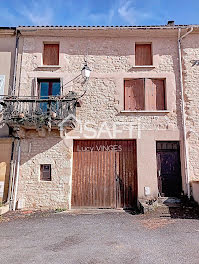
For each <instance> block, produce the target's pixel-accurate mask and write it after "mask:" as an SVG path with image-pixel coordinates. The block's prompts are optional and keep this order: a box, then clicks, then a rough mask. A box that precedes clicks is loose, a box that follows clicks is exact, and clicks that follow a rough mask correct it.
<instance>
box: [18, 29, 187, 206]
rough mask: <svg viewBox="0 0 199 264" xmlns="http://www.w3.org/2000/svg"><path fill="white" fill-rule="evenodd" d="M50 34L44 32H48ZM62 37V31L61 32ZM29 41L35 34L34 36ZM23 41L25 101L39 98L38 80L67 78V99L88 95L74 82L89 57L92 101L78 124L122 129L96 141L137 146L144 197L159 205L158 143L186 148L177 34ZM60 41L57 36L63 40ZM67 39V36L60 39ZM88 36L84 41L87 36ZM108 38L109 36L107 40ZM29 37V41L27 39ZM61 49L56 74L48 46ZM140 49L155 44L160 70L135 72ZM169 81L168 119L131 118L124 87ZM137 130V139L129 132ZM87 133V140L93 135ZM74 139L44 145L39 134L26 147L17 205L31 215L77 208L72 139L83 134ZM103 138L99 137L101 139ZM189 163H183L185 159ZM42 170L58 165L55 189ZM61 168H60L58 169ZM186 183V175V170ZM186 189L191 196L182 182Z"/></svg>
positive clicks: (51, 139) (88, 98)
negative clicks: (46, 60)
mask: <svg viewBox="0 0 199 264" xmlns="http://www.w3.org/2000/svg"><path fill="white" fill-rule="evenodd" d="M43 32H44V31H43ZM56 32H57V31H56ZM27 34H28V33H27ZM42 34H43V36H37V35H36V33H35V36H22V37H21V38H23V40H22V41H23V42H24V45H23V53H22V57H21V58H22V60H21V79H20V86H19V91H20V95H31V94H33V93H36V89H35V86H34V80H35V78H62V79H63V84H64V94H67V93H68V91H70V90H72V91H76V92H77V93H78V94H82V93H83V91H84V89H85V87H82V85H81V82H80V81H75V80H74V81H73V82H71V83H69V84H67V85H65V84H66V83H67V82H68V81H70V80H72V79H73V78H75V77H76V76H77V75H79V74H80V73H81V69H82V67H83V65H84V58H85V55H86V54H87V53H88V55H87V56H86V58H87V61H88V65H89V67H90V68H91V70H92V72H91V77H90V80H89V82H88V85H87V93H86V94H85V96H84V97H83V98H82V102H83V104H82V106H81V107H80V108H78V111H77V119H78V120H79V121H80V122H82V123H85V122H89V126H90V127H91V128H96V130H97V132H99V130H100V127H101V125H102V124H103V122H104V121H106V122H107V124H108V126H109V127H110V128H111V129H112V128H113V126H114V125H118V124H119V127H120V128H121V130H122V132H121V133H119V134H117V135H116V136H114V135H113V134H111V136H110V134H107V133H104V134H103V133H102V134H100V135H93V133H92V131H90V134H91V135H92V136H93V139H94V138H101V139H106V138H109V139H110V137H112V138H117V139H136V140H137V160H138V197H140V198H144V197H145V194H144V187H146V186H147V187H150V190H151V197H157V195H158V188H157V165H156V141H158V140H159V141H161V140H168V141H169V140H173V141H181V114H180V88H179V68H178V50H177V31H172V33H171V34H170V33H169V32H167V31H166V30H165V31H164V32H158V31H150V32H149V31H144V32H136V33H135V32H134V33H133V32H132V31H129V32H127V33H126V34H125V35H124V36H119V37H118V35H116V34H115V31H109V32H108V33H106V34H107V35H106V36H102V35H101V36H99V34H98V31H94V30H93V31H92V36H90V35H89V36H85V37H84V36H83V35H82V36H81V37H80V36H78V31H77V32H76V33H75V34H76V35H74V36H68V35H67V31H66V33H65V35H63V36H57V37H56V36H47V35H45V34H44V33H42ZM57 34H58V33H57ZM59 34H60V33H59ZM80 34H81V33H80ZM101 34H102V32H101ZM22 35H23V34H22ZM44 41H45V42H55V43H57V42H58V43H60V67H54V68H52V69H49V68H46V67H44V66H43V65H42V51H43V42H44ZM135 42H141V43H142V42H152V44H153V55H154V57H153V59H154V65H153V67H148V68H147V67H143V68H136V67H134V66H135V51H134V47H135ZM129 78H163V79H166V101H167V110H168V111H165V112H162V113H158V112H154V113H151V112H147V111H144V112H142V113H124V112H122V110H124V79H129ZM130 125H132V126H133V132H132V135H130V134H129V126H130ZM86 133H88V132H86ZM68 135H69V136H70V137H71V139H70V140H69V141H67V144H68V143H70V147H69V148H68V147H67V146H66V145H67V144H64V142H63V141H62V140H61V138H60V136H59V133H58V134H56V136H55V135H54V134H53V133H52V132H51V133H50V134H49V135H46V136H45V137H43V138H41V137H39V136H38V132H36V131H35V132H33V131H31V132H26V135H25V138H24V139H22V151H23V153H22V160H21V169H20V179H19V184H20V186H19V190H18V199H24V201H25V207H54V208H57V207H59V206H60V207H67V208H68V207H70V195H71V182H72V169H71V166H72V157H71V155H72V139H73V138H75V136H76V135H78V136H79V138H80V139H81V138H85V135H84V136H83V135H82V134H80V131H79V126H77V128H76V129H75V130H73V131H71V132H69V133H68ZM97 136H99V137H97ZM181 158H182V159H183V156H182V157H181ZM41 162H48V163H51V164H52V168H53V171H52V177H53V180H52V182H41V181H40V180H39V168H40V167H39V166H40V164H41ZM57 165H58V166H57ZM182 175H183V177H184V172H183V170H182ZM183 188H184V190H185V191H186V186H185V180H184V178H183Z"/></svg>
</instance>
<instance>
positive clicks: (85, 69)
mask: <svg viewBox="0 0 199 264" xmlns="http://www.w3.org/2000/svg"><path fill="white" fill-rule="evenodd" d="M81 73H82V77H83V78H84V79H85V80H88V79H89V77H90V74H91V70H90V68H89V67H88V65H87V62H85V64H84V67H83V68H82V71H81Z"/></svg>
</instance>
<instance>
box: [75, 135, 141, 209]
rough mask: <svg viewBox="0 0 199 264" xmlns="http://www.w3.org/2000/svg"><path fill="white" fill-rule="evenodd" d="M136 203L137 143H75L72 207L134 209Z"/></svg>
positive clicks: (106, 141)
mask: <svg viewBox="0 0 199 264" xmlns="http://www.w3.org/2000/svg"><path fill="white" fill-rule="evenodd" d="M136 202H137V160H136V141H135V140H75V141H74V152H73V176H72V207H73V208H74V207H85V208H86V207H90V208H132V207H135V205H136Z"/></svg>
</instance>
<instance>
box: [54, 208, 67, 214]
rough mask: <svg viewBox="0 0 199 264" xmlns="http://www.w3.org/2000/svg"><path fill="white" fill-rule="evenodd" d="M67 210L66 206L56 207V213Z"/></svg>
mask: <svg viewBox="0 0 199 264" xmlns="http://www.w3.org/2000/svg"><path fill="white" fill-rule="evenodd" d="M64 211H66V208H57V209H55V213H61V212H64Z"/></svg>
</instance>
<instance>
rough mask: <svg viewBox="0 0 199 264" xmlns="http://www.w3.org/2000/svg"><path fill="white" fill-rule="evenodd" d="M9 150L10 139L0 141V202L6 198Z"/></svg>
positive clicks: (10, 147) (10, 145)
mask: <svg viewBox="0 0 199 264" xmlns="http://www.w3.org/2000/svg"><path fill="white" fill-rule="evenodd" d="M11 150H12V139H0V202H2V201H6V200H7V196H8V188H9V174H10V158H11Z"/></svg>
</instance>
